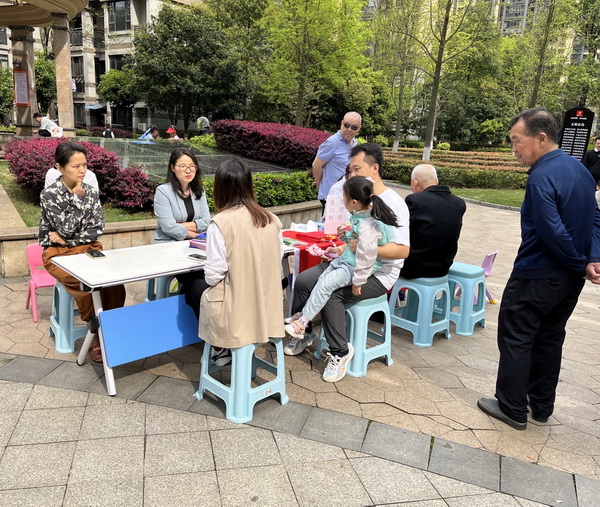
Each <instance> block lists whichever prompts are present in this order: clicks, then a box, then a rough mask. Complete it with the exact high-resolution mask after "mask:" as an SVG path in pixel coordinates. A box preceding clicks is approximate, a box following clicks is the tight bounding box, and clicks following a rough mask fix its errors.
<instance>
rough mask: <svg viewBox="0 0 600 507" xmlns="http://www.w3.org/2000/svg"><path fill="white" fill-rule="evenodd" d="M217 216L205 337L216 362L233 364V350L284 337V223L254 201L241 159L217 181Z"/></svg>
mask: <svg viewBox="0 0 600 507" xmlns="http://www.w3.org/2000/svg"><path fill="white" fill-rule="evenodd" d="M213 198H214V201H215V206H216V208H217V214H216V215H215V216H214V217H213V219H212V221H211V222H210V224H209V226H208V230H207V232H206V236H207V243H208V244H207V250H206V252H207V260H206V264H205V266H204V273H205V278H206V282H207V283H208V285H209V286H210V287H209V288H208V289H207V290H206V291H204V293H203V294H202V298H201V302H200V326H199V336H200V337H201V338H202V339H203V340H204V341H206V342H207V343H210V344H211V345H212V346H213V347H215V348H216V350H215V353H214V354H213V357H212V362H213V363H214V364H217V365H219V366H222V365H225V364H228V363H229V362H231V351H230V350H229V349H232V348H239V347H244V346H245V345H248V344H251V343H266V342H268V341H269V338H283V336H284V335H285V332H284V330H283V298H282V293H281V259H282V257H283V247H284V245H283V237H282V235H281V222H280V221H279V219H278V218H277V217H276V216H275V215H273V214H272V213H270V212H269V211H267V210H265V209H264V208H261V207H260V206H259V205H258V204H257V202H256V199H255V198H254V189H253V183H252V173H251V172H250V170H249V169H248V167H247V166H246V165H245V164H244V162H242V161H241V160H239V159H236V158H234V159H230V160H226V161H225V162H223V163H222V164H221V165H220V166H219V167H218V169H217V172H216V173H215V179H214V192H213Z"/></svg>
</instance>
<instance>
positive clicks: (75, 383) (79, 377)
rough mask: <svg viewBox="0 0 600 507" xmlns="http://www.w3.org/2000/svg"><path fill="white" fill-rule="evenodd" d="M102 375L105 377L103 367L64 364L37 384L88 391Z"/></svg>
mask: <svg viewBox="0 0 600 507" xmlns="http://www.w3.org/2000/svg"><path fill="white" fill-rule="evenodd" d="M102 375H104V370H103V369H102V366H92V365H90V364H84V365H83V366H79V365H78V364H77V363H70V362H64V363H62V364H61V365H60V366H59V367H58V368H56V369H54V370H52V371H51V372H50V373H49V374H48V375H45V376H44V378H42V379H41V380H39V381H38V382H36V384H40V385H42V386H51V387H60V388H62V389H73V390H74V391H87V390H88V389H89V387H90V386H91V385H92V384H93V383H94V382H96V380H98V378H99V377H101V376H102Z"/></svg>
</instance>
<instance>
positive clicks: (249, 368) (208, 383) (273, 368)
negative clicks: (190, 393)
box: [196, 338, 289, 423]
mask: <svg viewBox="0 0 600 507" xmlns="http://www.w3.org/2000/svg"><path fill="white" fill-rule="evenodd" d="M270 341H271V342H273V343H274V344H275V347H276V348H277V364H276V365H275V364H273V363H270V362H268V361H266V360H265V359H262V358H260V357H256V356H255V355H254V351H255V349H256V344H255V343H251V344H250V345H246V346H245V347H240V348H237V349H231V354H232V363H231V385H230V386H227V385H225V384H223V383H221V382H219V381H218V380H216V379H215V378H214V377H212V376H211V375H210V374H211V373H213V372H215V371H219V370H222V369H223V368H227V367H226V366H222V367H219V366H213V365H211V364H210V356H211V354H212V351H213V348H212V346H211V345H210V344H209V343H205V344H204V353H203V354H202V364H201V366H200V385H199V388H198V391H197V392H196V398H197V399H199V400H201V399H202V398H203V397H204V391H210V392H211V393H213V394H214V395H216V396H218V397H219V398H221V399H222V400H223V401H224V402H225V408H226V410H225V417H227V419H228V420H229V421H231V422H234V423H246V422H249V421H251V420H252V413H253V411H254V405H255V404H256V403H257V402H258V401H260V400H262V399H264V398H268V397H269V396H272V395H273V394H276V393H279V398H280V402H281V404H282V405H285V404H286V403H287V402H288V400H289V398H288V396H287V394H286V393H285V363H284V359H283V358H284V356H283V344H282V338H270ZM259 367H260V368H262V369H264V370H267V371H268V372H270V373H272V374H274V375H275V378H274V379H273V380H270V381H269V382H265V383H264V384H261V385H259V386H256V387H252V379H253V378H255V377H256V370H257V369H258V368H259Z"/></svg>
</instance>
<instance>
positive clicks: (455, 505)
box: [446, 493, 521, 507]
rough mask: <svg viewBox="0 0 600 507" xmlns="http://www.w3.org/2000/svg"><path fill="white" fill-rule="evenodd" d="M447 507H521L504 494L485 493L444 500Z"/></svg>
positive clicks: (516, 501) (517, 502) (513, 499)
mask: <svg viewBox="0 0 600 507" xmlns="http://www.w3.org/2000/svg"><path fill="white" fill-rule="evenodd" d="M446 502H447V504H448V506H449V507H490V506H493V507H521V504H520V503H519V501H518V500H517V499H516V498H514V497H512V496H511V495H505V494H504V493H486V494H483V495H473V496H467V497H460V498H449V499H447V500H446Z"/></svg>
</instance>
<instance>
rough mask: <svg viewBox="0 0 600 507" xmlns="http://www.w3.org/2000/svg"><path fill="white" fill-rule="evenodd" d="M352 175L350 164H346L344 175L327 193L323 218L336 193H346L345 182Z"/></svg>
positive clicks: (349, 214) (323, 218)
mask: <svg viewBox="0 0 600 507" xmlns="http://www.w3.org/2000/svg"><path fill="white" fill-rule="evenodd" d="M349 177H350V164H348V165H347V166H346V172H345V173H344V176H342V177H341V178H340V179H339V180H338V181H336V182H335V183H334V184H333V185H332V187H331V188H330V189H329V193H328V194H327V200H326V201H325V207H324V208H323V217H322V218H321V220H323V221H324V220H325V211H326V210H327V204H328V203H330V202H331V198H332V197H334V196H336V195H344V183H346V181H347V180H348V178H349ZM350 216H351V213H350V212H348V220H350Z"/></svg>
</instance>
